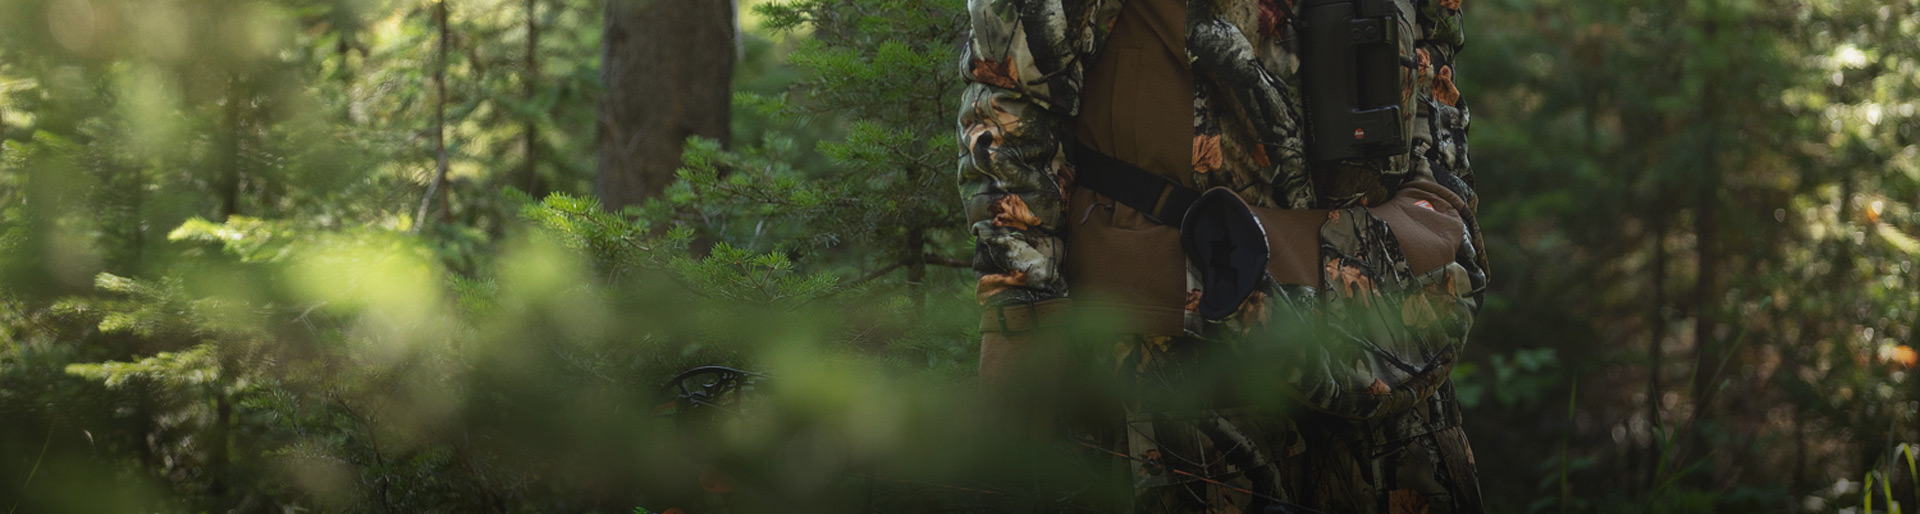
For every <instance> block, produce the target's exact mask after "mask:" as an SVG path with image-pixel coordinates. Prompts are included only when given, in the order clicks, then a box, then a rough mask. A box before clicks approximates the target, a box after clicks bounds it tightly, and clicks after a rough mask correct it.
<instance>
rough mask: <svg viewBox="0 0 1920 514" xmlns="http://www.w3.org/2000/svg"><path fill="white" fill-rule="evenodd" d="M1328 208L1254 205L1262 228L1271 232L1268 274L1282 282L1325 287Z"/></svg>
mask: <svg viewBox="0 0 1920 514" xmlns="http://www.w3.org/2000/svg"><path fill="white" fill-rule="evenodd" d="M1328 212H1332V211H1328V210H1326V209H1272V208H1267V207H1254V208H1253V215H1254V216H1255V217H1258V218H1260V228H1262V229H1264V230H1266V231H1267V249H1268V251H1270V252H1272V256H1271V257H1268V258H1267V273H1268V274H1270V275H1273V280H1274V281H1276V282H1279V283H1282V284H1301V285H1309V286H1313V287H1316V288H1317V287H1321V284H1320V227H1321V226H1323V225H1326V224H1327V213H1328Z"/></svg>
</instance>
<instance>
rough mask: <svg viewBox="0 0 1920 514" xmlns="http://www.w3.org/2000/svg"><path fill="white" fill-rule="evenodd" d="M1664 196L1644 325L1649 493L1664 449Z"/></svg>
mask: <svg viewBox="0 0 1920 514" xmlns="http://www.w3.org/2000/svg"><path fill="white" fill-rule="evenodd" d="M1664 196H1665V195H1662V199H1661V200H1660V201H1659V202H1657V203H1658V204H1659V205H1660V206H1659V207H1656V208H1655V209H1656V210H1655V211H1654V213H1653V264H1652V265H1651V267H1652V268H1653V284H1652V289H1653V302H1652V303H1653V305H1652V306H1651V308H1650V309H1648V313H1647V324H1648V325H1649V327H1650V328H1651V332H1652V333H1651V334H1649V335H1648V338H1647V422H1648V424H1649V425H1650V426H1651V427H1652V434H1653V437H1652V438H1651V440H1649V442H1648V444H1647V453H1646V459H1647V462H1646V466H1647V481H1646V487H1647V490H1648V491H1652V490H1653V489H1654V488H1655V487H1658V486H1659V484H1660V483H1659V480H1660V468H1661V463H1660V454H1661V451H1662V449H1663V446H1665V445H1663V444H1661V434H1662V433H1664V432H1665V430H1663V429H1664V428H1665V425H1664V424H1663V423H1661V420H1660V406H1661V400H1662V399H1663V397H1664V396H1666V392H1665V391H1662V390H1661V389H1660V371H1661V370H1662V369H1664V368H1666V359H1665V356H1666V355H1665V353H1663V351H1662V350H1663V349H1664V345H1663V344H1662V343H1663V342H1664V341H1666V339H1667V316H1666V308H1667V223H1668V220H1667V217H1668V215H1669V214H1668V211H1667V208H1666V207H1665V206H1666V205H1667V204H1666V202H1665V198H1664Z"/></svg>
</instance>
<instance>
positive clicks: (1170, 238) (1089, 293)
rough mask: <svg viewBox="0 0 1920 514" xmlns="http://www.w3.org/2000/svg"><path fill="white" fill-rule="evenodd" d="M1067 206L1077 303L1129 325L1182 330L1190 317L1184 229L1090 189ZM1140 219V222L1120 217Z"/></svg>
mask: <svg viewBox="0 0 1920 514" xmlns="http://www.w3.org/2000/svg"><path fill="white" fill-rule="evenodd" d="M1069 205H1070V210H1068V211H1067V227H1068V228H1067V248H1068V249H1069V250H1068V251H1067V262H1066V266H1067V284H1068V285H1067V290H1068V291H1072V292H1073V299H1074V305H1075V306H1076V307H1087V308H1089V309H1082V310H1093V311H1107V312H1103V314H1109V315H1115V316H1117V317H1119V318H1121V319H1120V321H1122V322H1125V323H1127V324H1128V325H1129V326H1128V327H1127V328H1128V329H1130V330H1133V331H1136V332H1139V333H1143V334H1153V335H1178V334H1180V332H1181V326H1182V324H1183V323H1184V322H1185V315H1186V303H1187V293H1186V287H1187V257H1186V254H1185V253H1183V252H1182V251H1181V250H1180V230H1179V229H1176V228H1174V227H1171V226H1167V225H1161V224H1158V223H1153V222H1151V221H1146V220H1145V219H1144V218H1142V217H1141V215H1140V213H1138V212H1135V211H1134V210H1133V208H1131V207H1127V206H1125V205H1120V204H1119V203H1117V202H1114V201H1113V200H1111V199H1108V198H1106V197H1104V196H1101V195H1100V194H1099V193H1095V192H1093V191H1089V190H1087V189H1084V188H1082V189H1078V190H1075V191H1074V192H1073V198H1072V200H1071V202H1070V203H1069ZM1117 219H1129V220H1139V221H1140V224H1139V225H1137V226H1135V227H1121V226H1117V223H1116V222H1115V220H1117Z"/></svg>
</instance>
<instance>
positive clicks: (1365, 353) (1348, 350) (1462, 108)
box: [1277, 0, 1487, 419]
mask: <svg viewBox="0 0 1920 514" xmlns="http://www.w3.org/2000/svg"><path fill="white" fill-rule="evenodd" d="M1416 4H1417V5H1418V10H1417V12H1418V14H1419V16H1418V17H1417V18H1418V19H1417V20H1416V23H1417V30H1418V37H1417V38H1416V41H1415V58H1416V75H1417V77H1418V82H1417V83H1416V87H1415V91H1414V96H1415V107H1416V109H1415V118H1414V122H1413V123H1414V124H1413V130H1414V134H1413V136H1414V137H1413V156H1414V159H1412V160H1411V166H1412V170H1411V171H1412V173H1410V174H1409V175H1408V177H1407V179H1406V182H1404V183H1401V184H1399V188H1400V194H1399V195H1396V198H1421V199H1423V200H1420V201H1419V203H1418V204H1420V205H1422V206H1423V207H1426V208H1427V209H1428V210H1437V211H1438V212H1443V213H1447V214H1455V215H1458V217H1459V220H1460V222H1461V223H1462V224H1463V225H1464V227H1456V228H1452V229H1451V230H1447V231H1441V232H1429V231H1423V232H1421V233H1418V234H1415V233H1413V232H1414V231H1416V230H1418V227H1404V228H1406V229H1408V231H1407V232H1403V233H1398V234H1396V233H1395V232H1394V231H1393V229H1392V228H1391V227H1389V226H1388V224H1387V222H1385V221H1384V220H1382V219H1381V218H1379V217H1377V216H1375V215H1374V214H1375V211H1370V210H1369V209H1368V208H1352V209H1346V210H1341V211H1336V212H1335V213H1334V215H1333V216H1332V217H1331V218H1330V221H1329V222H1328V223H1327V224H1326V225H1325V226H1324V227H1323V229H1322V232H1321V240H1322V255H1321V258H1322V260H1323V262H1324V263H1325V268H1326V269H1325V270H1323V281H1324V283H1325V284H1326V285H1327V289H1326V290H1324V291H1322V292H1321V294H1322V295H1323V297H1324V298H1323V299H1324V300H1326V301H1324V302H1308V304H1310V305H1312V306H1314V307H1317V308H1319V309H1321V311H1320V312H1319V315H1320V316H1321V319H1319V320H1316V321H1320V322H1323V323H1324V324H1323V325H1320V328H1321V329H1323V330H1325V332H1323V333H1321V334H1319V335H1318V337H1314V338H1312V339H1311V340H1317V341H1319V344H1309V345H1301V346H1300V347H1298V348H1296V349H1294V350H1295V351H1300V352H1303V353H1304V354H1303V355H1298V356H1296V358H1297V359H1298V360H1297V361H1296V362H1299V363H1301V365H1300V367H1299V368H1298V373H1299V375H1298V376H1295V377H1294V378H1293V380H1292V381H1291V383H1292V384H1293V385H1294V387H1295V389H1294V391H1292V392H1293V393H1294V394H1296V396H1297V397H1298V398H1299V399H1300V400H1302V403H1304V404H1305V405H1306V406H1308V407H1310V408H1313V409H1315V410H1318V411H1322V412H1326V413H1329V414H1333V415H1337V416H1341V417H1347V418H1356V419H1363V418H1373V417H1379V416H1388V415H1393V414H1398V413H1401V412H1405V411H1407V410H1408V409H1411V408H1413V407H1414V406H1416V405H1419V404H1421V403H1422V402H1427V401H1429V400H1430V399H1431V398H1433V397H1434V396H1435V395H1436V394H1440V393H1441V392H1442V391H1445V390H1447V389H1446V388H1445V386H1446V384H1447V383H1448V379H1449V376H1450V375H1451V374H1452V371H1453V365H1454V363H1455V362H1456V360H1457V357H1458V355H1459V352H1460V351H1461V350H1462V349H1463V347H1464V346H1465V344H1466V340H1467V335H1468V333H1469V332H1470V331H1471V329H1472V326H1473V322H1474V317H1475V315H1476V314H1477V313H1478V312H1479V310H1480V305H1481V300H1482V297H1483V295H1484V293H1485V288H1486V284H1487V276H1486V269H1487V262H1486V253H1485V252H1484V251H1483V250H1484V246H1483V245H1482V243H1481V237H1480V227H1479V224H1478V222H1476V221H1475V219H1474V211H1475V210H1476V206H1477V204H1478V202H1477V198H1478V197H1477V195H1476V194H1475V191H1474V188H1473V171H1472V166H1471V164H1470V162H1469V161H1468V159H1467V126H1468V122H1469V121H1470V115H1469V114H1468V111H1467V104H1466V101H1465V100H1463V99H1461V97H1460V91H1459V89H1458V88H1456V87H1455V86H1454V83H1453V79H1454V74H1455V71H1454V63H1455V61H1454V58H1455V56H1457V55H1458V52H1459V50H1460V48H1461V46H1462V44H1463V43H1464V41H1465V40H1464V35H1463V34H1462V32H1461V23H1460V10H1459V8H1460V0H1417V1H1416ZM1447 193H1451V194H1447ZM1442 204H1445V205H1442ZM1438 233H1445V234H1446V237H1448V238H1452V237H1458V239H1457V240H1458V241H1459V244H1458V245H1457V246H1456V247H1455V249H1454V251H1453V255H1452V259H1451V261H1450V262H1448V261H1446V259H1445V257H1444V256H1440V257H1439V261H1440V262H1442V263H1443V264H1441V265H1439V267H1438V268H1435V269H1430V270H1429V269H1413V268H1412V267H1411V266H1409V262H1408V258H1407V254H1405V253H1403V250H1404V249H1406V248H1403V246H1402V243H1403V242H1406V241H1408V239H1406V238H1408V237H1415V238H1423V237H1424V238H1431V237H1432V235H1433V234H1438ZM1454 234H1458V235H1457V236H1455V235H1454ZM1429 244H1430V243H1429ZM1442 255H1444V254H1442ZM1277 295H1279V296H1282V298H1283V299H1286V300H1291V301H1294V302H1300V301H1301V300H1300V299H1298V298H1290V297H1291V296H1295V295H1290V294H1288V292H1286V291H1280V292H1278V293H1277Z"/></svg>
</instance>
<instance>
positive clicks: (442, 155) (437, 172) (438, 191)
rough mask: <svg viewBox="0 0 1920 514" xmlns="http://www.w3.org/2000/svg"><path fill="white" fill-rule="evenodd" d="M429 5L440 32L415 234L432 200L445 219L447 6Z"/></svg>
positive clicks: (444, 2)
mask: <svg viewBox="0 0 1920 514" xmlns="http://www.w3.org/2000/svg"><path fill="white" fill-rule="evenodd" d="M448 1H449V0H441V1H438V2H434V3H433V26H434V27H435V28H437V29H438V30H439V32H440V39H439V42H438V43H437V46H436V48H435V50H434V58H433V153H434V166H433V180H432V181H431V182H428V183H427V193H426V194H425V195H422V196H421V197H420V211H419V212H418V213H417V214H416V215H415V216H414V219H413V231H414V233H419V232H420V231H421V230H422V229H424V228H425V227H426V226H427V219H428V218H427V216H428V215H429V214H430V213H432V212H433V210H432V208H433V202H434V200H435V197H440V199H441V200H442V201H441V202H440V213H441V214H442V216H441V217H445V216H444V214H446V212H447V203H446V201H445V200H444V198H445V196H446V187H447V36H448V34H447V32H448V30H447V2H448Z"/></svg>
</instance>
